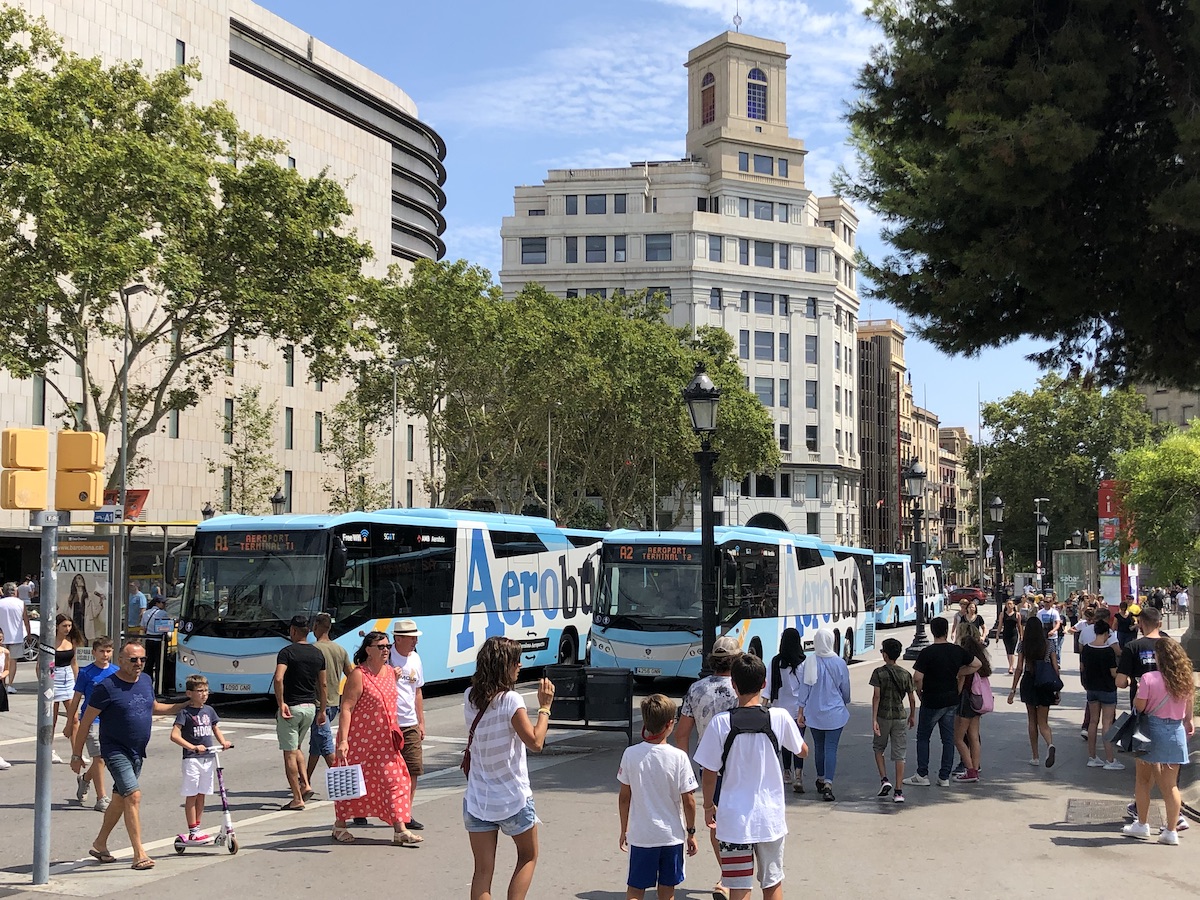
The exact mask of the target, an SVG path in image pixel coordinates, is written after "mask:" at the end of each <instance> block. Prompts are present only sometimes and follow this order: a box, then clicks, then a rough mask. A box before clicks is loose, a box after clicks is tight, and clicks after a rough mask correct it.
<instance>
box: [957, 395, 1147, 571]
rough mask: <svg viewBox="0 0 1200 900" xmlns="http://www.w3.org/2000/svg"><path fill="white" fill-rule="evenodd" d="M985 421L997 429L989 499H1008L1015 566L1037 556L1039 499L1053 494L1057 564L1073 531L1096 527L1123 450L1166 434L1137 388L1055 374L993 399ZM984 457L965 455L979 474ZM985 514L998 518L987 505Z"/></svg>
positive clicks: (1047, 511)
mask: <svg viewBox="0 0 1200 900" xmlns="http://www.w3.org/2000/svg"><path fill="white" fill-rule="evenodd" d="M982 424H983V429H984V431H985V432H990V433H991V441H990V442H989V443H987V444H984V446H983V448H982V449H983V473H984V478H983V495H984V500H985V503H988V502H990V501H991V498H992V497H995V496H999V497H1000V498H1001V499H1002V500H1003V501H1004V504H1005V510H1004V538H1003V547H1004V555H1005V562H1006V564H1009V567H1010V568H1011V566H1013V565H1016V564H1017V563H1016V561H1017V560H1018V559H1023V560H1033V559H1035V556H1034V549H1035V544H1036V538H1035V530H1034V508H1035V504H1034V498H1036V497H1048V498H1049V502H1048V503H1043V504H1042V514H1043V515H1045V516H1046V518H1047V519H1049V521H1050V531H1049V534H1048V535H1047V537H1046V539H1045V541H1044V543H1043V548H1045V559H1046V561H1047V564H1049V560H1050V558H1051V557H1050V555H1049V550H1052V549H1055V548H1061V547H1062V546H1063V543H1064V541H1066V540H1069V539H1070V536H1071V533H1072V532H1073V531H1075V530H1076V529H1079V530H1080V531H1087V530H1088V529H1089V528H1095V527H1096V521H1097V518H1098V516H1099V509H1098V506H1099V501H1098V497H1097V492H1098V490H1099V487H1100V481H1101V480H1103V479H1106V478H1113V477H1115V474H1116V471H1117V469H1116V467H1117V460H1118V458H1119V457H1120V455H1121V454H1122V453H1123V452H1124V451H1127V450H1130V449H1132V448H1135V447H1140V446H1141V445H1142V444H1143V443H1145V441H1146V440H1147V439H1149V438H1151V437H1152V436H1154V435H1155V434H1157V433H1158V429H1156V427H1155V426H1154V425H1153V423H1152V422H1151V420H1150V416H1149V415H1148V414H1147V413H1146V411H1145V409H1144V408H1143V403H1142V397H1141V395H1140V394H1138V393H1137V392H1136V391H1133V390H1131V389H1127V388H1125V389H1113V390H1099V389H1097V388H1090V387H1087V386H1085V385H1083V384H1081V382H1080V379H1064V378H1062V377H1060V376H1058V375H1054V374H1047V375H1044V376H1043V377H1042V378H1041V379H1040V380H1039V381H1038V384H1037V387H1036V388H1035V389H1034V390H1033V391H1031V392H1028V393H1026V392H1024V391H1018V392H1016V393H1015V394H1012V395H1010V396H1008V397H1006V398H1004V399H1003V400H1000V401H997V402H995V403H985V404H984V407H983V416H982ZM976 459H977V457H976V455H975V452H974V451H973V450H972V451H971V452H970V453H968V454H967V458H966V460H965V462H966V463H967V466H968V468H969V469H970V470H971V473H972V478H974V477H975V473H976V472H977V463H976ZM983 516H984V521H990V520H989V519H988V513H987V510H986V508H985V509H984V510H983ZM1014 571H1017V570H1016V569H1014Z"/></svg>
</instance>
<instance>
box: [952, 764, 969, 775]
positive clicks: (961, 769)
mask: <svg viewBox="0 0 1200 900" xmlns="http://www.w3.org/2000/svg"><path fill="white" fill-rule="evenodd" d="M950 774H951V775H953V776H954V777H956V778H957V777H958V776H959V775H965V774H967V767H966V766H965V765H964V764H963V763H959V764H958V765H957V766H955V767H954V771H953V772H951V773H950Z"/></svg>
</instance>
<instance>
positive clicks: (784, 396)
mask: <svg viewBox="0 0 1200 900" xmlns="http://www.w3.org/2000/svg"><path fill="white" fill-rule="evenodd" d="M791 392H792V382H791V379H789V378H780V379H779V405H780V406H782V407H783V408H784V409H787V408H788V407H789V406H790V405H791V402H792V398H791Z"/></svg>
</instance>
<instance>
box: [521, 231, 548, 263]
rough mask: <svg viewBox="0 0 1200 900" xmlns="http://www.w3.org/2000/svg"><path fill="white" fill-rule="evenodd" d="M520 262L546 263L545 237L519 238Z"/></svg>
mask: <svg viewBox="0 0 1200 900" xmlns="http://www.w3.org/2000/svg"><path fill="white" fill-rule="evenodd" d="M521 264H522V265H526V266H530V265H545V264H546V239H545V238H544V237H534V238H521Z"/></svg>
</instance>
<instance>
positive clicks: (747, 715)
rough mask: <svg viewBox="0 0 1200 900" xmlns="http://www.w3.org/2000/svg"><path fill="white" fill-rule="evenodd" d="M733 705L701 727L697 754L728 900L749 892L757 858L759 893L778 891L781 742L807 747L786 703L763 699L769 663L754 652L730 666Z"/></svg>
mask: <svg viewBox="0 0 1200 900" xmlns="http://www.w3.org/2000/svg"><path fill="white" fill-rule="evenodd" d="M730 674H731V675H732V677H733V686H734V688H735V689H736V690H737V692H738V705H737V708H736V709H733V710H730V711H729V712H723V713H720V714H719V715H717V716H716V717H715V718H714V719H713V720H712V722H711V723H710V724H709V727H708V729H707V730H706V731H705V732H704V737H703V738H702V739H701V741H700V746H699V747H697V748H696V755H695V760H696V762H697V763H698V764H699V765H700V766H701V768H702V769H703V773H702V775H701V781H702V784H703V786H704V801H705V802H704V824H705V825H707V826H708V827H709V828H713V829H715V830H716V836H717V842H718V847H719V850H720V855H721V882H722V883H723V884H724V886H725V887H726V888H727V889H728V890H729V900H747V898H749V896H750V891H751V888H752V887H753V884H754V872H755V862H757V864H758V882H759V884H760V885H761V886H762V892H763V898H764V900H782V898H783V843H784V836H785V835H786V834H787V822H786V821H785V819H784V793H783V770H782V769H781V768H780V765H779V748H780V747H781V746H782V747H785V748H787V749H788V750H790V751H792V753H794V754H796V755H797V756H800V757H803V756H806V755H807V753H808V748H807V747H806V746H805V744H804V739H803V738H801V737H800V729H799V728H798V727H797V726H796V722H795V720H794V719H793V718H792V717H791V716H790V715H789V714H788V713H787V711H785V710H782V709H779V708H778V707H775V708H773V709H766V708H764V707H763V705H762V691H763V688H764V687H765V686H766V682H767V669H766V666H765V665H763V661H762V660H761V659H759V658H758V657H756V656H751V655H745V656H740V657H738V658H737V659H736V660H734V663H733V669H732V672H731V673H730Z"/></svg>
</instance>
